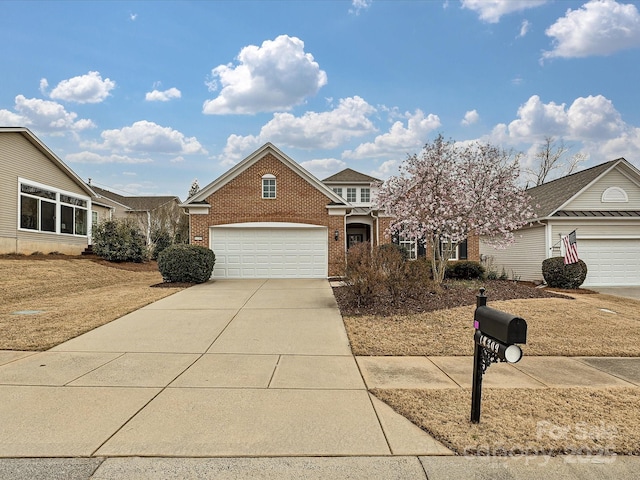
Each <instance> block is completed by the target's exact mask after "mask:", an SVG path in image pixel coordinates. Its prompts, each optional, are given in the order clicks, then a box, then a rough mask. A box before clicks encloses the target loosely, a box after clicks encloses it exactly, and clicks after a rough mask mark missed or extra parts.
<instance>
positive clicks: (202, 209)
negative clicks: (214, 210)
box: [178, 204, 211, 215]
mask: <svg viewBox="0 0 640 480" xmlns="http://www.w3.org/2000/svg"><path fill="white" fill-rule="evenodd" d="M178 206H179V207H182V208H186V209H187V214H188V215H208V214H209V210H210V209H211V205H184V204H183V205H178Z"/></svg>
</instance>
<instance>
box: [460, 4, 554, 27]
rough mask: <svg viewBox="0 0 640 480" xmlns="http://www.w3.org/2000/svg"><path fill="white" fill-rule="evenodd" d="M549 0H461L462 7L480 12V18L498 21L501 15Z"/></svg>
mask: <svg viewBox="0 0 640 480" xmlns="http://www.w3.org/2000/svg"><path fill="white" fill-rule="evenodd" d="M547 1H548V0H461V3H462V8H468V9H469V10H473V11H474V12H477V13H478V16H479V17H480V20H483V21H485V22H488V23H498V22H499V21H500V17H502V16H503V15H507V14H509V13H513V12H520V11H522V10H526V9H528V8H534V7H538V6H540V5H544V4H545V3H547Z"/></svg>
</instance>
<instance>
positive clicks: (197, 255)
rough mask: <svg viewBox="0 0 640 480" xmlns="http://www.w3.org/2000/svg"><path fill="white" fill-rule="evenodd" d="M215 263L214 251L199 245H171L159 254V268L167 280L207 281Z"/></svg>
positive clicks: (185, 281)
mask: <svg viewBox="0 0 640 480" xmlns="http://www.w3.org/2000/svg"><path fill="white" fill-rule="evenodd" d="M215 263H216V256H215V254H214V253H213V251H212V250H210V249H208V248H205V247H201V246H199V245H183V244H179V245H171V246H170V247H167V248H165V249H164V250H163V251H162V252H160V255H158V270H160V273H161V274H162V279H163V280H164V281H165V282H174V283H175V282H181V283H182V282H184V283H203V282H206V281H207V280H209V279H210V278H211V273H212V272H213V266H214V265H215Z"/></svg>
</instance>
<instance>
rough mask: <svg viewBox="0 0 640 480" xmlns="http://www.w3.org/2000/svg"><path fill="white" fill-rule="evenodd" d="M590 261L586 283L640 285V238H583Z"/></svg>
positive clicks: (580, 250)
mask: <svg viewBox="0 0 640 480" xmlns="http://www.w3.org/2000/svg"><path fill="white" fill-rule="evenodd" d="M578 255H579V256H580V258H581V259H582V260H584V261H585V263H586V264H587V269H588V273H587V279H586V280H585V282H584V284H583V285H584V286H589V285H591V286H616V285H640V240H626V239H625V240H613V239H606V240H580V239H578Z"/></svg>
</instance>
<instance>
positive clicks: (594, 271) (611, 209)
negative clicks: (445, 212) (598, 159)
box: [480, 158, 640, 286]
mask: <svg viewBox="0 0 640 480" xmlns="http://www.w3.org/2000/svg"><path fill="white" fill-rule="evenodd" d="M527 193H528V194H529V195H530V196H531V199H532V205H534V207H535V210H536V215H537V219H536V220H535V221H534V223H533V224H532V225H531V226H528V227H526V228H523V229H521V230H519V232H517V234H516V241H515V243H514V244H512V245H511V246H509V247H508V248H506V249H504V250H499V249H494V248H491V247H489V246H488V245H487V244H486V242H483V241H482V240H481V242H480V253H481V254H482V258H483V259H486V261H487V262H488V263H490V264H493V266H494V268H496V269H497V272H498V273H501V272H502V270H503V269H504V271H505V273H506V274H507V275H508V276H509V277H510V278H517V279H522V280H531V281H542V279H543V278H542V262H543V260H544V259H546V258H549V257H555V256H561V255H564V250H563V247H562V242H561V238H562V236H564V235H567V234H569V233H570V232H572V231H573V230H576V236H577V241H578V244H577V247H578V254H579V256H580V258H581V259H582V260H584V261H585V263H586V264H587V268H588V274H587V278H586V280H585V283H584V286H618V285H640V171H638V170H637V169H636V168H635V167H634V166H633V165H631V164H630V163H629V162H627V161H626V160H625V159H624V158H619V159H617V160H612V161H610V162H606V163H603V164H601V165H597V166H595V167H592V168H589V169H587V170H583V171H581V172H578V173H574V174H572V175H568V176H566V177H562V178H559V179H557V180H553V181H551V182H548V183H545V184H543V185H540V186H538V187H534V188H531V189H529V190H527Z"/></svg>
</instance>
